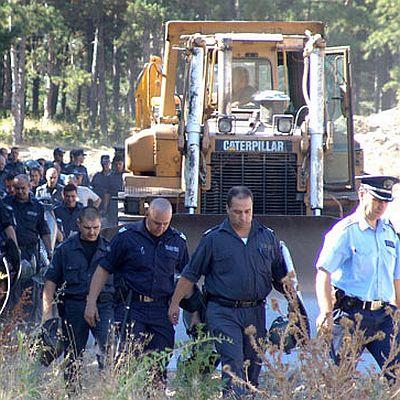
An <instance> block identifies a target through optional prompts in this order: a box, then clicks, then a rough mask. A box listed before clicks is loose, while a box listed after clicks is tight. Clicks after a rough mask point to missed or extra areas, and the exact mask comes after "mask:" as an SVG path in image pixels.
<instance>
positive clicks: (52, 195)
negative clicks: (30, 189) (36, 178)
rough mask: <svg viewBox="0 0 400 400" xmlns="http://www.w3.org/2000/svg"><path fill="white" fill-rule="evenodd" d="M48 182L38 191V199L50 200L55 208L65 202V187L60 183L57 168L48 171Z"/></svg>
mask: <svg viewBox="0 0 400 400" xmlns="http://www.w3.org/2000/svg"><path fill="white" fill-rule="evenodd" d="M46 181H47V183H45V184H44V185H41V186H39V187H38V188H37V189H36V197H37V198H38V199H43V200H44V199H48V200H49V201H51V204H53V206H55V205H58V204H61V203H62V201H63V197H62V191H63V186H62V185H60V184H59V183H57V182H58V172H57V170H56V168H54V167H51V168H49V169H48V170H47V171H46Z"/></svg>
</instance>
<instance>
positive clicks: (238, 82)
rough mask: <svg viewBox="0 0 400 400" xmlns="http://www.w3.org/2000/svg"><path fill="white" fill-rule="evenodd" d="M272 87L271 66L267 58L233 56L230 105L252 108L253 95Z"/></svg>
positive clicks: (253, 105) (253, 104)
mask: <svg viewBox="0 0 400 400" xmlns="http://www.w3.org/2000/svg"><path fill="white" fill-rule="evenodd" d="M270 89H272V67H271V63H270V61H269V60H268V59H267V58H234V59H233V62H232V107H238V108H254V107H255V105H256V104H255V103H254V102H253V99H254V97H253V96H254V95H255V94H257V93H260V92H264V91H266V90H270Z"/></svg>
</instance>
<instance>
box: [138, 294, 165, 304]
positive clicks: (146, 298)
mask: <svg viewBox="0 0 400 400" xmlns="http://www.w3.org/2000/svg"><path fill="white" fill-rule="evenodd" d="M132 301H139V302H141V303H163V304H168V303H169V297H159V298H154V297H150V296H146V295H144V294H140V293H137V292H134V291H132Z"/></svg>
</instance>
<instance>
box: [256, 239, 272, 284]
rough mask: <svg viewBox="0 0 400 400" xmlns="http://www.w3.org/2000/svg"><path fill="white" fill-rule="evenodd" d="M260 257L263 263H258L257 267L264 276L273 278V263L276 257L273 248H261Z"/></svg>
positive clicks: (258, 251)
mask: <svg viewBox="0 0 400 400" xmlns="http://www.w3.org/2000/svg"><path fill="white" fill-rule="evenodd" d="M257 255H258V257H261V262H257V260H256V263H255V265H256V266H257V269H258V270H259V272H260V273H261V274H263V275H266V276H268V277H271V268H272V261H273V257H274V252H273V248H272V246H267V247H259V248H258V249H257Z"/></svg>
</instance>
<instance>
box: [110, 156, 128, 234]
mask: <svg viewBox="0 0 400 400" xmlns="http://www.w3.org/2000/svg"><path fill="white" fill-rule="evenodd" d="M112 165H113V171H112V173H111V175H110V180H109V189H108V192H109V195H110V203H109V206H108V212H107V219H108V223H109V224H110V225H111V226H113V225H117V224H118V200H116V197H117V196H118V192H120V191H122V190H123V188H124V184H123V174H124V173H125V166H124V160H123V158H122V156H121V155H119V154H116V155H115V156H114V159H113V162H112ZM113 197H114V198H113Z"/></svg>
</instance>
